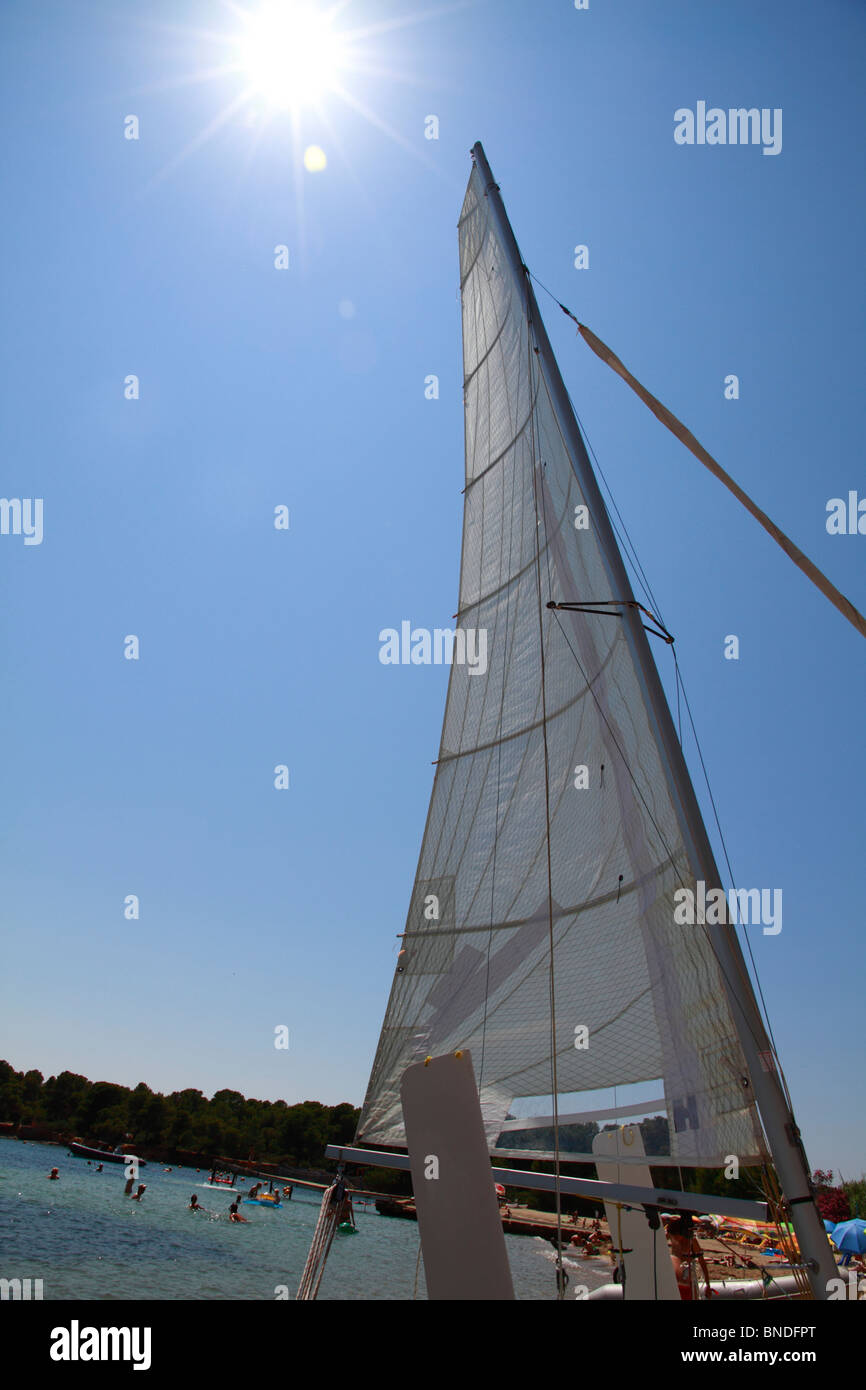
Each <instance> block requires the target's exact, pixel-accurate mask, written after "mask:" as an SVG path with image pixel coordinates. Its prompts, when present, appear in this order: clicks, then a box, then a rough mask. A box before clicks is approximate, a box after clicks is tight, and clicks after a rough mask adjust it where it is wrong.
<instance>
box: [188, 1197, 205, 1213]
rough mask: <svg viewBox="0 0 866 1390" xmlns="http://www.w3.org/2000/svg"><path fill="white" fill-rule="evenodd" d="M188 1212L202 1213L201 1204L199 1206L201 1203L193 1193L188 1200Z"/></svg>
mask: <svg viewBox="0 0 866 1390" xmlns="http://www.w3.org/2000/svg"><path fill="white" fill-rule="evenodd" d="M189 1210H190V1211H204V1207H203V1206H202V1204H201V1202H200V1201H199V1199H198V1197H196V1195H195V1193H193V1194H192V1196H191V1197H190V1199H189Z"/></svg>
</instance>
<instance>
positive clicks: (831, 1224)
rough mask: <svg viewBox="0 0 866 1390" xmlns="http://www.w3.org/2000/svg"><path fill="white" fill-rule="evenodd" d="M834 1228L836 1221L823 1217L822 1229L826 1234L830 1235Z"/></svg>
mask: <svg viewBox="0 0 866 1390" xmlns="http://www.w3.org/2000/svg"><path fill="white" fill-rule="evenodd" d="M835 1229H836V1222H835V1221H828V1220H827V1218H826V1217H825V1218H824V1230H825V1231H826V1232H827V1234H828V1235H830V1236H831V1235H832V1234H833V1232H834V1231H835Z"/></svg>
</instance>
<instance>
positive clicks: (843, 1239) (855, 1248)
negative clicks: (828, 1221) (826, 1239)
mask: <svg viewBox="0 0 866 1390" xmlns="http://www.w3.org/2000/svg"><path fill="white" fill-rule="evenodd" d="M830 1239H831V1240H832V1242H833V1244H834V1245H835V1246H836V1248H837V1249H838V1250H846V1251H849V1252H850V1253H851V1254H852V1255H862V1254H864V1252H866V1221H864V1220H863V1219H862V1217H860V1216H856V1217H855V1218H854V1219H853V1221H840V1222H839V1223H838V1224H837V1225H836V1226H834V1227H833V1231H832V1234H831V1236H830Z"/></svg>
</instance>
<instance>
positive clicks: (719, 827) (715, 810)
mask: <svg viewBox="0 0 866 1390" xmlns="http://www.w3.org/2000/svg"><path fill="white" fill-rule="evenodd" d="M673 657H674V667H675V669H676V679H677V710H679V691H680V687H681V688H682V692H683V700H684V701H685V706H686V712H687V714H688V717H689V724H690V726H691V730H692V737H693V739H694V741H695V748H696V749H697V752H698V758H699V760H700V764H701V771H702V772H703V774H704V782H705V784H706V788H707V794H708V796H709V798H710V805H711V806H712V808H713V819H714V820H715V823H716V830H717V831H718V833H719V840H720V842H721V846H722V853H723V854H724V856H725V864H726V866H727V870H728V874H729V876H730V880H731V884H732V886H733V885H735V884H736V882H737V878H736V875H735V873H734V870H733V867H732V865H731V859H730V855H729V854H728V846H727V843H726V841H725V833H724V831H723V829H722V822H721V818H720V816H719V811H718V807H717V806H716V798H715V797H714V795H713V789H712V786H711V785H710V778H709V773H708V772H707V765H706V763H705V761H704V753H703V749H702V748H701V743H700V739H699V738H698V731H697V729H696V728H695V721H694V716H693V715H692V707H691V705H690V703H689V697H688V693H687V691H686V685H685V681H684V680H683V678H682V674H681V672H680V667H679V662H678V661H677V654H676V652H675V651H674V653H673ZM680 743H682V733H681V734H680ZM742 936H743V937H744V939H745V942H746V948H747V950H748V953H749V960H750V961H751V963H752V973H753V975H754V979H755V984H756V986H757V989H758V997H759V999H760V1001H761V1007H762V1009H763V1012H764V1024H765V1026H766V1029H767V1036H768V1037H769V1039H770V1043H771V1045H772V1048H773V1052H774V1053H775V1060H776V1067H777V1070H778V1072H779V1078H780V1080H781V1082H782V1087H783V1090H784V1093H785V1097H786V1099H787V1101H788V1108H789V1109H790V1110H791V1112H792V1114H793V1107H792V1105H791V1096H790V1093H789V1091H788V1083H787V1081H786V1080H785V1077H784V1074H783V1072H782V1065H781V1062H780V1060H779V1055H778V1052H777V1050H776V1039H775V1037H774V1035H773V1025H772V1023H771V1022H770V1012H769V1009H768V1008H767V1001H766V999H765V998H764V991H763V988H762V986H761V978H760V975H759V974H758V966H757V962H756V961H755V956H754V952H753V951H752V943H751V941H750V940H749V934H748V932H743V933H742Z"/></svg>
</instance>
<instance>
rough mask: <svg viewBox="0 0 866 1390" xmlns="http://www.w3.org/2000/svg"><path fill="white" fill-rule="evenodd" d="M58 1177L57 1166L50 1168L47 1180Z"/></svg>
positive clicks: (51, 1180)
mask: <svg viewBox="0 0 866 1390" xmlns="http://www.w3.org/2000/svg"><path fill="white" fill-rule="evenodd" d="M59 1177H60V1170H59V1168H52V1169H51V1172H50V1173H49V1174H48V1180H49V1182H56V1181H57V1179H58V1178H59Z"/></svg>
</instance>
